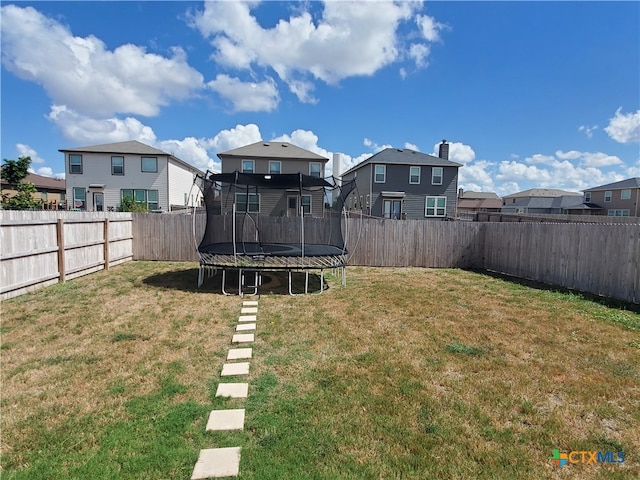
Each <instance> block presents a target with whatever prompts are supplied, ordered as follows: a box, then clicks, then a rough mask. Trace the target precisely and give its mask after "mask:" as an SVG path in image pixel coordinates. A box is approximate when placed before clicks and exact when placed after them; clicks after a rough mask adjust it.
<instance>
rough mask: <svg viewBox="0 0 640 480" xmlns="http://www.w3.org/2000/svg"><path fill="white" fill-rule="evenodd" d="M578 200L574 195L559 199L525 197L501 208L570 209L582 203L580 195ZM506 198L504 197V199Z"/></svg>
mask: <svg viewBox="0 0 640 480" xmlns="http://www.w3.org/2000/svg"><path fill="white" fill-rule="evenodd" d="M579 197H580V198H576V194H570V195H563V196H560V197H527V198H522V199H520V200H516V201H515V202H514V203H510V204H508V205H505V206H503V207H502V208H507V209H509V208H515V207H526V208H550V209H557V208H565V209H568V208H572V207H575V206H577V205H579V204H581V203H582V201H581V199H582V195H580V196H579ZM505 198H506V197H505Z"/></svg>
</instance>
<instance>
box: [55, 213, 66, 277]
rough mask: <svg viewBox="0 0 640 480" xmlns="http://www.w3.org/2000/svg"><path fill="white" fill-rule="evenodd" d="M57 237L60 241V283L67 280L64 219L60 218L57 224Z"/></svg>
mask: <svg viewBox="0 0 640 480" xmlns="http://www.w3.org/2000/svg"><path fill="white" fill-rule="evenodd" d="M56 237H57V241H58V273H59V275H60V283H63V282H64V280H65V278H64V277H65V271H64V219H63V218H59V219H58V223H57V224H56Z"/></svg>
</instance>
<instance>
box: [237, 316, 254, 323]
mask: <svg viewBox="0 0 640 480" xmlns="http://www.w3.org/2000/svg"><path fill="white" fill-rule="evenodd" d="M238 321H239V322H255V321H256V316H255V315H240V317H239V318H238Z"/></svg>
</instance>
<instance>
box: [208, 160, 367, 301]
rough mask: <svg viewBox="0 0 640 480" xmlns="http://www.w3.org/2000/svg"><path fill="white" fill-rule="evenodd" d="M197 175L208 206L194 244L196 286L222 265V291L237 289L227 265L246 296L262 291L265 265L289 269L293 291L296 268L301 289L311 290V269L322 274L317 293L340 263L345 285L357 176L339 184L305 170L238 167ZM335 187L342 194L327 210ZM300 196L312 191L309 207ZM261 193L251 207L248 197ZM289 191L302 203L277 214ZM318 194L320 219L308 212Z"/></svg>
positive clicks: (275, 269) (287, 198)
mask: <svg viewBox="0 0 640 480" xmlns="http://www.w3.org/2000/svg"><path fill="white" fill-rule="evenodd" d="M198 180H199V186H200V188H201V189H202V192H203V195H204V199H205V205H206V207H207V225H206V228H205V234H204V236H203V238H202V241H201V242H200V244H199V246H198V248H197V251H198V257H199V259H200V266H199V270H198V287H200V286H202V284H203V282H204V280H205V278H206V277H211V276H213V275H216V274H217V273H218V272H219V271H220V272H221V274H222V293H224V294H225V295H230V294H233V293H230V292H229V287H228V286H227V284H226V283H227V273H228V272H230V271H233V272H236V273H237V277H238V284H237V293H238V294H239V295H241V296H243V295H257V294H259V292H260V286H261V284H262V274H263V272H265V271H286V272H287V274H288V284H289V294H291V295H295V294H297V293H296V292H294V291H293V282H292V275H293V273H294V272H303V273H304V279H305V281H304V290H303V291H302V292H298V293H309V274H310V273H311V272H315V273H318V274H319V276H320V291H319V293H322V291H323V285H324V271H325V270H327V269H333V270H338V271H339V273H340V275H341V277H342V284H343V286H344V285H345V284H346V270H345V267H346V263H347V253H348V252H347V250H346V248H345V242H344V237H343V235H342V216H343V214H344V209H343V207H344V202H345V199H346V197H347V196H348V195H349V193H350V192H351V191H352V190H353V189H354V188H355V182H349V183H348V184H345V185H337V184H336V183H335V181H329V180H327V179H323V178H318V177H313V176H308V175H303V174H301V173H297V174H270V175H264V174H248V173H240V172H233V173H225V174H219V173H218V174H216V173H210V172H207V173H206V174H205V176H204V177H199V179H196V181H198ZM331 180H333V179H331ZM334 190H335V191H336V193H337V195H336V196H335V197H334V198H335V202H334V205H333V209H332V210H330V211H327V210H325V208H324V202H325V199H326V198H328V197H327V196H328V195H329V194H330V193H332V192H333V191H334ZM303 197H307V205H306V210H305V205H303V204H302V201H301V199H303ZM216 198H218V199H219V200H218V201H219V206H218V208H219V209H220V214H218V212H217V210H218V208H216V202H215V199H216ZM256 198H257V199H258V202H259V203H258V204H257V205H258V211H251V210H252V207H253V209H254V210H255V209H256V206H255V205H251V201H253V200H250V199H256ZM292 198H295V199H296V201H295V202H293V203H296V206H298V205H299V208H298V209H296V210H295V211H293V213H294V215H293V216H291V215H289V214H291V213H292V212H291V210H292V209H291V208H289V210H287V214H288V215H286V216H285V215H283V214H282V213H280V215H278V212H283V210H279V208H280V207H279V206H282V204H283V202H291V199H292ZM314 199H315V202H316V203H317V202H318V201H321V202H322V204H321V207H322V208H321V213H322V215H323V217H322V218H317V217H313V216H312V215H311V213H312V205H313V201H314ZM263 204H264V207H263ZM289 206H290V205H289ZM260 212H262V213H260ZM234 288H235V287H234Z"/></svg>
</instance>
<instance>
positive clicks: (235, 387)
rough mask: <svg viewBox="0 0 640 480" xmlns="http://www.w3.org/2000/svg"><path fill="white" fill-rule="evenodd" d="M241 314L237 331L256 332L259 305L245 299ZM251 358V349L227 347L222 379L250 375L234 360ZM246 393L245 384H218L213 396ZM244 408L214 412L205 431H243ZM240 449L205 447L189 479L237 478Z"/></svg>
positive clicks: (249, 337)
mask: <svg viewBox="0 0 640 480" xmlns="http://www.w3.org/2000/svg"><path fill="white" fill-rule="evenodd" d="M240 313H241V315H240V317H239V318H238V325H237V326H236V330H235V331H236V332H253V331H255V330H256V321H257V315H256V314H257V313H258V302H256V301H254V300H245V301H243V302H242V310H241V311H240ZM254 340H255V334H253V333H235V334H234V335H233V337H232V338H231V342H232V343H252V342H253V341H254ZM252 356H253V350H252V349H251V348H246V347H245V348H230V349H229V351H228V352H227V362H229V363H225V364H224V365H223V366H222V372H220V376H221V377H233V376H239V375H248V374H249V362H233V360H249V359H251V358H252ZM248 393H249V384H248V383H241V382H236V383H231V382H224V383H222V382H221V383H219V384H218V389H217V391H216V397H231V398H246V397H247V394H248ZM244 413H245V412H244V408H242V409H228V410H213V411H212V412H211V413H210V414H209V420H208V421H207V427H206V430H207V431H231V430H244ZM240 449H241V448H240V447H230V448H207V449H204V450H200V455H199V456H198V461H197V462H196V464H195V466H194V467H193V473H192V474H191V480H201V479H207V478H223V477H237V476H238V472H239V471H240Z"/></svg>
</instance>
